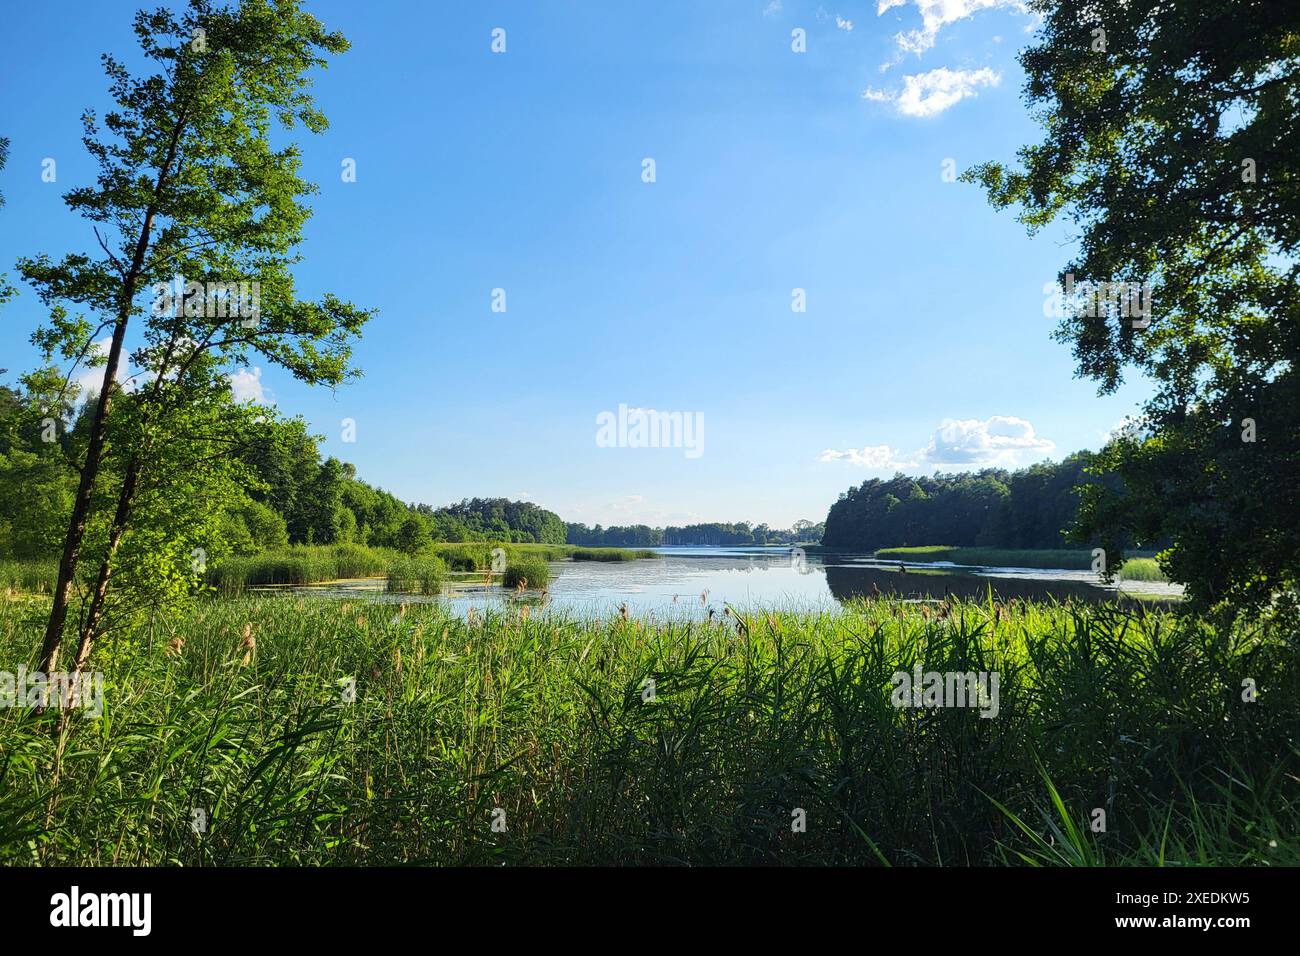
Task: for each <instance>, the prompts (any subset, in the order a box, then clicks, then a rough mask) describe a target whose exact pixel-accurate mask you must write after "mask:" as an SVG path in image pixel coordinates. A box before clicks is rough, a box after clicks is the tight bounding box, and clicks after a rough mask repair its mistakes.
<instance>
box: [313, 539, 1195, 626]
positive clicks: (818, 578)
mask: <svg viewBox="0 0 1300 956" xmlns="http://www.w3.org/2000/svg"><path fill="white" fill-rule="evenodd" d="M655 550H657V551H658V552H659V553H660V554H661V555H662V557H660V558H654V559H646V560H641V561H609V562H600V561H558V562H554V563H552V564H551V566H550V567H551V583H550V586H549V588H548V590H547V592H546V594H544V595H543V594H541V593H539V592H535V591H529V592H524V593H523V594H515V593H513V592H506V591H504V590H503V589H502V588H501V587H499V586H484V585H483V584H482V583H481V581H482V576H481V575H463V576H455V577H454V579H453V581H452V582H451V583H450V584H449V585H448V586H447V587H446V588H445V590H444V594H443V595H442V596H441V597H437V598H434V597H426V596H422V595H403V594H387V593H385V591H384V581H383V579H375V578H367V579H360V580H355V581H335V582H331V583H329V584H324V585H313V586H310V587H303V588H294V589H292V590H294V591H297V592H302V593H312V594H316V595H319V596H322V597H351V598H371V599H374V600H382V601H408V602H414V601H433V600H438V601H443V602H445V603H447V604H448V605H450V606H451V607H452V608H453V609H454V610H456V611H457V612H458V613H461V614H463V613H465V611H466V610H468V609H469V608H470V607H476V608H480V609H486V608H492V607H501V606H503V605H509V606H517V605H519V604H521V603H526V604H532V605H535V606H538V607H541V606H546V607H549V608H554V609H557V610H563V611H568V612H570V613H575V614H582V615H591V616H602V617H608V616H610V615H613V614H617V613H619V609H620V607H621V606H622V605H624V604H626V605H627V608H628V612H629V613H630V614H632V615H634V616H638V617H647V616H654V617H658V618H664V617H705V616H707V615H708V613H709V611H710V609H712V610H713V612H714V613H721V611H722V609H723V607H724V606H726V605H728V604H730V605H732V606H733V607H737V608H752V607H757V606H760V605H761V606H765V607H780V608H783V609H792V610H793V609H800V610H834V609H835V608H836V607H838V606H839V604H840V602H842V601H845V600H848V599H850V598H855V597H870V596H872V595H875V594H883V595H894V596H898V597H902V598H906V599H912V600H926V599H941V598H943V597H945V596H946V595H949V594H952V595H957V596H971V597H980V598H983V597H985V596H986V595H987V594H988V589H989V587H990V586H991V587H992V588H993V592H994V594H995V595H997V596H1000V597H1002V598H1003V599H1008V598H1012V597H1019V598H1022V599H1025V598H1036V599H1044V598H1048V597H1053V598H1056V599H1057V600H1064V599H1066V598H1076V599H1082V600H1086V601H1093V602H1109V601H1115V600H1117V599H1118V600H1120V601H1121V602H1123V601H1131V600H1134V599H1135V598H1134V597H1132V596H1131V595H1136V594H1139V593H1140V594H1141V595H1143V596H1144V597H1145V599H1146V600H1148V601H1149V600H1152V599H1156V600H1157V601H1158V600H1160V599H1164V600H1165V601H1172V600H1176V599H1177V597H1178V595H1179V594H1180V593H1181V589H1180V588H1178V587H1177V586H1174V585H1169V584H1164V583H1159V582H1146V581H1134V582H1122V583H1121V586H1120V588H1121V589H1120V590H1119V591H1118V592H1117V590H1116V588H1115V587H1114V586H1111V587H1105V586H1103V585H1102V584H1101V583H1100V582H1099V581H1098V580H1097V576H1096V575H1095V574H1093V573H1091V572H1087V571H1053V570H1043V569H1041V568H983V567H968V566H957V565H952V564H913V563H903V564H900V562H898V561H878V560H876V559H875V558H873V557H871V556H870V555H845V554H836V555H818V554H808V555H806V556H804V555H801V554H798V553H793V552H792V551H791V550H790V549H788V548H658V549H655Z"/></svg>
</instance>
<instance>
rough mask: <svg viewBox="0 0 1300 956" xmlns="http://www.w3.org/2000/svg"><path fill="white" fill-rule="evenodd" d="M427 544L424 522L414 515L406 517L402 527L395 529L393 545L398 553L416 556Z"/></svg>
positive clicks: (426, 528)
mask: <svg viewBox="0 0 1300 956" xmlns="http://www.w3.org/2000/svg"><path fill="white" fill-rule="evenodd" d="M428 543H429V529H428V527H427V526H426V525H425V523H424V521H422V520H421V519H420V517H419V516H417V515H415V514H410V515H407V517H406V520H405V521H403V522H402V526H401V527H400V528H398V529H397V534H396V535H395V536H394V541H393V544H394V546H395V547H396V548H397V549H398V550H399V551H404V552H406V553H407V554H418V553H419V552H420V550H421V549H423V548H424V547H426V546H427V545H428Z"/></svg>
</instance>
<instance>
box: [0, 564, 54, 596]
mask: <svg viewBox="0 0 1300 956" xmlns="http://www.w3.org/2000/svg"><path fill="white" fill-rule="evenodd" d="M58 579H59V563H58V562H57V561H55V560H54V559H53V558H51V559H49V560H36V561H0V592H4V591H32V592H37V593H41V592H46V593H48V592H50V591H53V590H54V585H55V584H56V583H57V582H58Z"/></svg>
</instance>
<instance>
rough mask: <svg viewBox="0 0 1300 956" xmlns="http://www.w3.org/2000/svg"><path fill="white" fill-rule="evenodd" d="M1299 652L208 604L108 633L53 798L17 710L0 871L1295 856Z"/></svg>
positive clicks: (1016, 623) (334, 605) (1066, 623)
mask: <svg viewBox="0 0 1300 956" xmlns="http://www.w3.org/2000/svg"><path fill="white" fill-rule="evenodd" d="M41 610H42V608H41V607H40V606H33V605H31V604H20V603H14V602H9V603H5V602H0V669H8V670H10V671H12V670H14V669H16V667H17V665H18V664H20V663H24V662H25V663H27V664H28V665H29V666H30V665H31V664H32V663H33V658H34V656H35V648H36V647H37V646H38V645H39V642H40V633H41V626H42V615H41ZM529 611H532V612H533V613H531V614H530V613H529ZM249 639H251V640H252V641H253V644H254V646H255V651H254V652H253V653H252V654H251V655H250V654H249V651H248V647H249V644H248V641H249ZM1296 640H1297V636H1296V633H1295V630H1294V629H1287V628H1283V627H1282V626H1281V625H1280V624H1276V623H1275V624H1271V625H1267V626H1265V625H1253V626H1248V625H1239V626H1238V627H1237V628H1236V629H1234V630H1233V631H1231V632H1221V631H1219V630H1217V629H1215V628H1214V627H1212V626H1211V625H1209V624H1206V623H1204V622H1198V621H1195V620H1193V619H1191V618H1188V617H1184V616H1179V615H1175V614H1171V613H1167V612H1152V611H1142V610H1132V611H1130V610H1120V609H1117V608H1115V607H1113V606H1096V607H1093V606H1084V605H1077V604H1054V603H1045V604H1035V603H1025V602H1019V601H1012V602H1008V603H1005V604H1001V603H995V602H988V601H984V602H948V603H944V604H940V605H933V604H930V605H916V604H905V603H900V602H894V601H887V600H880V601H867V602H854V603H851V604H850V605H848V606H847V607H846V608H845V609H844V611H843V612H842V613H839V614H806V613H787V612H782V611H779V610H761V609H759V610H754V611H752V612H751V611H745V610H743V609H742V610H741V611H740V612H739V613H731V614H725V615H723V614H720V615H718V616H717V618H716V619H715V620H713V621H687V620H682V621H666V622H660V623H653V624H652V623H649V622H647V621H644V620H638V619H636V618H632V619H630V620H623V619H622V618H616V619H613V620H605V621H598V620H594V619H580V618H575V617H571V616H567V615H564V614H560V613H557V612H549V613H542V612H540V611H539V610H538V609H536V608H522V607H519V608H509V609H503V610H499V611H492V612H489V613H487V614H483V613H481V612H474V613H471V614H470V616H469V617H452V616H450V613H449V612H448V611H447V610H445V609H444V608H442V607H440V606H439V605H436V604H435V605H428V604H413V605H410V606H401V607H399V606H397V605H394V604H392V603H382V604H381V603H359V602H355V601H342V602H340V601H326V600H312V599H305V598H298V597H293V596H278V597H243V598H234V599H226V600H213V601H209V602H205V603H204V604H202V605H201V606H200V607H199V608H198V609H197V610H195V611H194V612H192V613H189V614H187V615H186V616H184V617H180V618H177V619H159V620H157V621H155V622H154V625H153V626H152V627H151V628H149V627H146V628H143V629H141V630H140V631H138V632H135V633H131V634H119V635H117V636H115V637H112V638H110V639H108V640H106V641H105V642H104V643H103V645H102V647H101V650H100V652H98V653H97V655H96V659H95V666H96V667H97V668H99V669H101V670H103V671H104V672H105V675H106V676H105V682H106V686H105V693H106V711H105V716H104V717H103V718H102V719H100V720H98V721H95V720H90V719H86V718H81V717H78V718H77V719H76V720H74V721H73V723H72V726H73V737H72V739H71V741H70V742H69V745H68V747H67V750H66V754H65V757H64V762H63V767H62V782H61V784H60V786H59V789H58V793H57V799H56V800H54V801H53V804H52V801H51V796H52V795H51V794H50V793H49V792H48V786H49V781H50V779H51V765H52V762H53V755H54V749H55V741H54V739H53V738H52V736H51V734H50V728H51V725H52V722H53V717H52V716H46V717H42V718H37V717H33V716H31V715H29V714H28V713H26V712H24V711H22V710H19V709H12V710H0V754H2V755H3V756H0V779H2V780H3V786H0V860H3V861H4V862H8V863H35V862H44V863H50V864H53V863H68V864H74V863H75V864H110V863H113V864H118V865H141V864H150V863H157V864H171V863H184V864H187V865H197V864H255V865H256V864H270V863H278V864H313V865H318V864H319V865H332V864H382V863H439V864H458V863H459V864H499V863H511V864H542V863H550V864H568V863H575V864H576V863H592V864H624V863H694V864H742V863H743V864H755V863H758V864H761V863H789V864H868V865H875V864H879V863H881V862H882V861H885V862H888V863H890V864H893V865H899V866H911V865H935V864H949V865H965V864H989V863H1003V862H1005V863H1014V864H1023V863H1026V862H1035V863H1052V864H1082V863H1090V862H1105V863H1112V864H1118V863H1142V864H1151V863H1167V864H1174V863H1176V864H1199V863H1225V864H1239V863H1240V864H1283V863H1288V864H1297V863H1300V845H1298V844H1297V836H1296V834H1297V833H1300V785H1298V784H1297V780H1298V779H1300V754H1297V751H1296V744H1295V741H1296V739H1297V733H1298V732H1300V700H1298V699H1297V697H1298V696H1300V679H1298V678H1300V667H1298V662H1297V654H1296V652H1295V647H1296ZM246 656H247V657H248V663H247V664H244V663H243V661H244V658H245V657H246ZM918 661H919V662H921V663H922V664H923V666H924V668H925V669H926V670H937V671H948V670H962V671H964V670H976V671H981V670H983V671H996V672H997V673H998V674H999V675H1000V707H999V713H998V716H997V717H996V718H993V719H983V718H981V717H980V716H979V712H978V711H977V710H970V709H954V708H950V709H927V710H913V709H910V708H905V709H896V708H894V707H893V706H892V705H891V703H890V690H891V676H892V674H893V673H894V672H895V671H896V670H911V668H912V666H913V664H914V663H916V662H918ZM1248 678H1249V679H1250V681H1252V682H1253V686H1255V687H1256V688H1257V689H1258V699H1257V700H1255V701H1254V702H1246V701H1244V700H1243V681H1245V680H1246V679H1248ZM349 688H354V690H355V695H354V696H351V695H350V693H349ZM1049 781H1050V786H1049V783H1048V782H1049ZM1053 793H1055V796H1053ZM1058 800H1059V805H1058ZM196 808H198V809H202V810H203V811H204V813H205V815H206V818H207V830H206V832H204V833H202V834H201V835H200V834H196V833H195V832H194V830H193V829H192V827H191V822H192V819H193V811H194V810H195V809H196ZM1096 808H1103V809H1105V810H1106V813H1107V829H1106V832H1105V833H1093V832H1092V831H1091V830H1090V829H1089V827H1088V821H1089V820H1090V819H1091V815H1092V813H1093V811H1094V810H1095V809H1096ZM498 809H499V810H501V811H503V812H504V822H505V824H506V829H505V830H504V832H496V831H494V830H493V829H492V817H493V812H494V811H495V810H498ZM796 810H803V811H805V813H806V817H807V830H806V832H793V831H792V827H791V823H792V815H793V814H794V812H795V811H796ZM51 812H52V817H51V823H50V825H49V826H47V825H46V816H47V814H50V813H51ZM1062 814H1064V816H1063V815H1062ZM1065 819H1068V820H1070V821H1071V822H1072V823H1073V825H1074V829H1073V830H1071V829H1070V828H1069V827H1067V826H1066V825H1065V823H1064V820H1065ZM1071 834H1073V835H1071ZM1062 835H1064V837H1065V838H1064V839H1063V836H1062ZM1072 841H1073V842H1072ZM1076 843H1077V845H1076Z"/></svg>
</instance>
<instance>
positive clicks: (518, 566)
mask: <svg viewBox="0 0 1300 956" xmlns="http://www.w3.org/2000/svg"><path fill="white" fill-rule="evenodd" d="M550 580H551V569H550V568H549V567H548V566H547V564H546V562H545V561H543V560H542V559H541V558H539V557H535V556H533V555H525V556H523V557H518V558H514V559H512V560H511V561H510V563H509V564H507V565H506V571H505V574H504V575H503V576H502V578H501V584H502V586H503V587H508V588H533V589H540V588H544V587H546V585H547V584H549V583H550Z"/></svg>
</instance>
